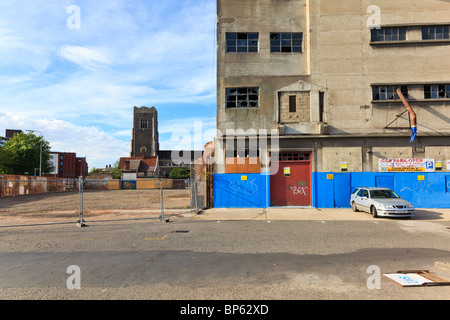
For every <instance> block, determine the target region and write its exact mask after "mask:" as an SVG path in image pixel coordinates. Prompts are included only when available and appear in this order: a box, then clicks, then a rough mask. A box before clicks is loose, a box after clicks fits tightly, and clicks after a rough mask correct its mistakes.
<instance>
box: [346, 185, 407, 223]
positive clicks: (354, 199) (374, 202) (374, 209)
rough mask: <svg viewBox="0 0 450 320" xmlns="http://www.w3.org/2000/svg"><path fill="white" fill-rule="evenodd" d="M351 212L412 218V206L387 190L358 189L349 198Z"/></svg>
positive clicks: (375, 216)
mask: <svg viewBox="0 0 450 320" xmlns="http://www.w3.org/2000/svg"><path fill="white" fill-rule="evenodd" d="M350 204H351V206H352V209H353V211H355V212H356V211H365V212H369V213H371V214H372V215H373V217H374V218H378V217H399V218H410V217H412V216H414V214H415V209H414V207H413V205H412V204H411V203H410V202H408V201H406V200H403V199H402V198H401V197H399V196H398V195H397V194H396V193H395V192H394V191H392V190H391V189H388V188H367V187H358V188H356V189H355V190H353V192H352V195H351V196H350Z"/></svg>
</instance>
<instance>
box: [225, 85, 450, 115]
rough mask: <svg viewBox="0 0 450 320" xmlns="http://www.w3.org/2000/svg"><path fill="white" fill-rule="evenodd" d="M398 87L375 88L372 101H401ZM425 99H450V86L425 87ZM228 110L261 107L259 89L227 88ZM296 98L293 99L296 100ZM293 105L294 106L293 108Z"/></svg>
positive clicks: (407, 94)
mask: <svg viewBox="0 0 450 320" xmlns="http://www.w3.org/2000/svg"><path fill="white" fill-rule="evenodd" d="M397 87H398V86H373V87H372V94H373V97H372V99H373V100H374V101H389V100H400V98H399V96H398V94H397V92H396V88H397ZM423 88H424V90H423V92H424V99H450V84H433V85H424V86H423ZM400 90H401V92H402V94H403V95H404V96H405V98H407V99H408V97H409V93H408V87H407V86H400ZM225 96H226V108H227V109H231V108H257V107H258V106H259V88H258V87H242V88H226V89H225ZM294 99H295V97H292V100H294ZM293 102H294V101H292V102H291V97H290V101H289V111H290V112H295V107H293V105H294V103H293ZM291 105H292V106H291Z"/></svg>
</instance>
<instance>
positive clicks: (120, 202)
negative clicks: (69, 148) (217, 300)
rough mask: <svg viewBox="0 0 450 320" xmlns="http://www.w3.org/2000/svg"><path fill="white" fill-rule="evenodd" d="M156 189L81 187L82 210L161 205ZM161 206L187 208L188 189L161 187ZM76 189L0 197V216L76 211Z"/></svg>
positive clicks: (96, 211)
mask: <svg viewBox="0 0 450 320" xmlns="http://www.w3.org/2000/svg"><path fill="white" fill-rule="evenodd" d="M160 199H161V192H160V190H155V189H149V190H101V191H93V190H85V192H84V194H83V212H84V213H85V214H89V215H91V216H92V215H100V214H105V213H111V212H113V211H114V210H143V209H160V208H161V202H160ZM163 203H164V208H165V209H186V208H189V190H164V191H163ZM79 207H80V196H79V193H78V192H67V193H53V194H33V195H26V196H14V197H6V198H1V199H0V217H14V216H16V217H17V216H23V217H29V216H34V215H39V216H41V217H42V216H45V217H51V218H58V217H72V216H73V215H74V214H78V212H79Z"/></svg>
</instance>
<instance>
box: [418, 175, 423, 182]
mask: <svg viewBox="0 0 450 320" xmlns="http://www.w3.org/2000/svg"><path fill="white" fill-rule="evenodd" d="M417 180H420V181H424V180H425V176H417Z"/></svg>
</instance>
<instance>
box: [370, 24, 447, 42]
mask: <svg viewBox="0 0 450 320" xmlns="http://www.w3.org/2000/svg"><path fill="white" fill-rule="evenodd" d="M446 39H450V26H426V27H422V40H446ZM406 40H407V39H406V27H395V28H381V29H372V30H371V41H372V42H384V41H406Z"/></svg>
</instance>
